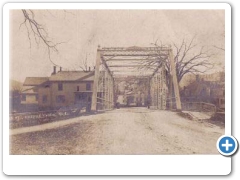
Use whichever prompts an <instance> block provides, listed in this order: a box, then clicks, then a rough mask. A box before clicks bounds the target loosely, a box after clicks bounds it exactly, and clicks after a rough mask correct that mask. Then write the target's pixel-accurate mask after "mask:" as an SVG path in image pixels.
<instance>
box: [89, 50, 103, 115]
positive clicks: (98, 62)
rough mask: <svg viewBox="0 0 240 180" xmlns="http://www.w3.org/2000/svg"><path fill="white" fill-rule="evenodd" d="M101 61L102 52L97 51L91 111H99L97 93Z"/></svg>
mask: <svg viewBox="0 0 240 180" xmlns="http://www.w3.org/2000/svg"><path fill="white" fill-rule="evenodd" d="M100 61H101V52H100V51H99V50H97V57H96V65H95V74H94V82H93V92H92V105H91V111H97V92H98V80H99V67H100Z"/></svg>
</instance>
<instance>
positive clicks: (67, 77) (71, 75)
mask: <svg viewBox="0 0 240 180" xmlns="http://www.w3.org/2000/svg"><path fill="white" fill-rule="evenodd" d="M93 80H94V71H88V72H84V71H59V72H57V73H56V74H52V75H51V76H50V78H49V81H93Z"/></svg>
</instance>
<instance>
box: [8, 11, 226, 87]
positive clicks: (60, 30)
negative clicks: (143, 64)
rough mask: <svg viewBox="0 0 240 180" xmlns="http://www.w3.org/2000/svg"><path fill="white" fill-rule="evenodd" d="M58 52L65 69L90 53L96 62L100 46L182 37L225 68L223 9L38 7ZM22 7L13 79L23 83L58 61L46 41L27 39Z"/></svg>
mask: <svg viewBox="0 0 240 180" xmlns="http://www.w3.org/2000/svg"><path fill="white" fill-rule="evenodd" d="M33 11H34V13H35V19H36V21H37V22H38V23H39V24H41V25H43V27H44V28H45V29H46V31H47V32H48V37H49V39H50V40H51V41H52V42H55V43H58V42H64V43H62V44H60V45H59V46H58V52H59V53H58V54H56V53H54V52H52V54H51V60H52V61H53V62H54V63H56V64H58V65H59V66H62V67H63V69H64V70H71V69H78V68H79V66H81V65H82V60H83V59H85V58H86V57H87V59H88V64H89V65H91V66H93V65H94V63H95V59H96V51H97V47H98V46H99V45H100V47H130V46H140V47H149V46H152V45H151V44H152V43H154V42H156V41H157V42H158V43H159V44H161V43H162V44H164V45H165V44H166V45H172V44H173V43H175V44H177V45H180V44H181V42H182V40H183V39H185V41H187V42H190V40H191V39H192V38H193V37H195V40H194V42H195V43H196V44H198V46H197V48H196V49H195V52H194V51H193V52H192V53H193V54H194V53H197V52H198V50H199V48H200V47H202V46H204V48H206V49H208V50H209V52H211V54H214V55H213V56H212V57H211V58H210V59H209V61H211V62H213V63H215V64H216V66H215V68H214V70H215V71H219V70H221V69H222V67H224V62H225V58H224V51H222V50H219V49H217V48H215V47H214V46H217V47H222V48H224V44H225V43H224V38H225V35H224V32H225V30H224V29H225V18H224V17H225V14H224V10H66V11H65V10H33ZM23 21H24V17H23V13H22V11H21V10H11V11H10V23H9V24H10V78H11V79H14V80H18V81H21V82H23V81H24V79H25V78H26V77H44V76H49V75H50V74H51V72H52V69H53V64H52V63H51V62H50V60H49V56H48V52H47V48H46V46H44V44H43V42H40V43H39V44H37V43H36V42H35V40H34V37H33V34H31V33H30V36H29V37H30V40H29V38H28V33H27V28H26V26H25V25H24V24H23V25H22V26H20V25H21V23H22V22H23Z"/></svg>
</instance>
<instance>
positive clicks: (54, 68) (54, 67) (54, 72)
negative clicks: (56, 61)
mask: <svg viewBox="0 0 240 180" xmlns="http://www.w3.org/2000/svg"><path fill="white" fill-rule="evenodd" d="M56 69H57V67H56V66H53V72H52V75H53V74H56Z"/></svg>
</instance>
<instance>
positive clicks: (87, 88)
mask: <svg viewBox="0 0 240 180" xmlns="http://www.w3.org/2000/svg"><path fill="white" fill-rule="evenodd" d="M86 90H87V91H91V83H87V84H86Z"/></svg>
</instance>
